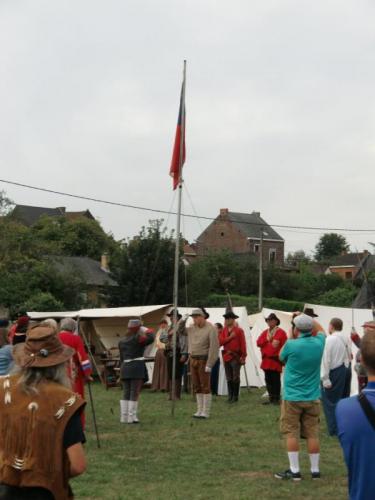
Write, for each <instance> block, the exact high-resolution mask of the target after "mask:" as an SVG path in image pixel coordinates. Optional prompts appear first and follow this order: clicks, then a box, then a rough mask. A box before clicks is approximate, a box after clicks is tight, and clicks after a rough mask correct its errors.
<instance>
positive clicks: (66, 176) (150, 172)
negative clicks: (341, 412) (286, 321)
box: [0, 0, 375, 251]
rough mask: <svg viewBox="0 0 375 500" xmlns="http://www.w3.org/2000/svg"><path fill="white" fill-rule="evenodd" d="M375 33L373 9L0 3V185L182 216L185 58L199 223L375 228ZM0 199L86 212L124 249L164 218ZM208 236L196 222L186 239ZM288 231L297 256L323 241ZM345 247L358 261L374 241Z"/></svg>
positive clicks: (80, 204) (192, 2)
mask: <svg viewBox="0 0 375 500" xmlns="http://www.w3.org/2000/svg"><path fill="white" fill-rule="evenodd" d="M374 26H375V4H374V2H373V1H371V0H316V1H315V2H307V1H304V0H251V1H249V0H243V1H240V0H232V1H231V2H224V1H213V0H211V1H209V0H204V1H202V0H199V1H198V0H186V1H182V0H178V1H177V0H148V1H142V0H133V1H131V0H126V1H124V0H105V1H103V0H101V1H99V0H74V1H73V0H64V1H58V0H29V1H26V0H24V1H23V0H17V1H15V0H0V46H1V50H0V67H1V78H0V137H1V140H0V161H1V167H0V173H1V175H0V177H1V178H2V179H9V180H13V181H16V182H22V183H26V184H32V185H36V186H41V187H45V188H50V189H57V190H60V191H66V192H70V193H75V194H82V195H85V196H92V197H98V198H102V199H107V200H112V201H118V202H122V203H129V204H133V205H141V206H147V207H153V208H157V209H162V210H168V209H170V208H171V206H173V207H174V208H176V200H174V205H173V191H172V188H171V179H170V178H169V176H168V170H169V164H170V159H171V153H172V146H173V139H174V134H175V126H176V120H177V113H178V102H179V93H180V86H181V77H182V62H183V59H184V58H186V59H187V61H188V67H187V89H186V106H187V130H186V141H187V162H186V168H185V170H184V175H185V180H186V185H187V189H188V192H189V194H190V197H191V200H192V203H191V201H190V200H189V198H188V197H185V200H184V210H185V211H186V212H188V213H192V212H193V211H194V210H195V211H196V212H197V213H198V214H202V215H206V216H212V217H215V216H216V215H217V214H218V212H219V209H220V208H229V209H230V210H232V211H237V212H251V211H253V210H255V211H260V212H261V214H262V216H263V217H264V218H265V219H266V221H267V222H269V223H270V224H283V225H284V224H286V225H298V226H299V225H303V226H324V227H325V226H327V227H347V228H375V221H374V176H375V174H374V172H375V169H374V165H375V99H374V92H375V29H374ZM0 189H5V190H6V192H7V194H8V196H9V197H10V198H12V199H13V200H14V201H15V202H17V203H21V204H29V205H38V206H48V207H56V206H66V207H67V208H68V209H69V210H80V209H86V208H89V209H90V210H91V212H92V213H93V214H94V215H95V216H96V217H97V218H98V219H99V220H100V221H101V223H102V224H103V226H104V228H105V229H106V230H107V231H112V232H113V233H114V235H115V236H116V237H117V238H124V237H129V236H133V235H134V234H136V233H138V231H139V229H140V227H141V226H142V225H147V223H148V220H149V219H150V218H156V217H158V216H157V215H155V216H154V215H150V213H147V212H141V211H136V210H130V209H125V208H118V207H110V206H105V205H100V204H96V203H92V202H87V201H80V200H73V199H69V198H66V197H62V196H54V195H50V194H42V193H39V192H36V191H30V190H27V189H24V188H16V187H12V186H7V185H5V184H2V183H0ZM174 224H175V220H174V217H171V218H170V219H169V220H168V226H169V227H170V228H172V227H173V226H174ZM206 225H207V222H205V221H201V222H200V223H198V222H197V221H194V220H185V222H184V224H183V229H184V233H185V236H186V237H187V238H188V239H189V240H194V239H195V238H196V237H197V236H198V235H199V233H200V232H201V230H202V228H204V227H205V226H206ZM276 229H277V228H276ZM277 230H278V229H277ZM278 231H279V232H280V234H281V235H282V236H283V237H284V238H285V240H286V249H287V250H296V249H300V248H303V249H305V250H306V251H311V250H312V249H313V247H314V245H315V243H316V242H317V240H318V238H319V236H320V234H319V232H317V231H313V232H310V231H304V232H295V231H286V230H278ZM345 236H346V237H347V238H348V240H349V242H350V243H351V245H352V248H353V250H354V249H356V248H358V249H363V248H366V247H367V248H369V247H368V245H367V242H368V241H375V232H374V233H373V234H370V235H369V234H359V235H351V234H345Z"/></svg>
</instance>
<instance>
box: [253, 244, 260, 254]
mask: <svg viewBox="0 0 375 500" xmlns="http://www.w3.org/2000/svg"><path fill="white" fill-rule="evenodd" d="M254 252H255V253H259V243H255V245H254Z"/></svg>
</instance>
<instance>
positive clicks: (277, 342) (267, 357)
mask: <svg viewBox="0 0 375 500" xmlns="http://www.w3.org/2000/svg"><path fill="white" fill-rule="evenodd" d="M266 322H267V324H268V328H267V330H264V332H263V333H261V335H260V336H259V338H258V340H257V346H258V347H260V350H261V353H262V364H261V365H260V367H261V368H262V370H264V376H265V380H266V387H267V391H268V396H269V401H267V402H265V403H264V404H270V403H272V404H279V403H280V392H281V372H282V369H283V367H282V364H281V362H280V360H279V354H280V350H281V348H282V347H283V345H284V344H285V342H286V341H287V334H286V333H285V332H284V330H283V329H282V328H279V325H280V320H279V318H278V317H277V316H276V314H274V313H271V314H270V315H269V316H268V317H267V318H266Z"/></svg>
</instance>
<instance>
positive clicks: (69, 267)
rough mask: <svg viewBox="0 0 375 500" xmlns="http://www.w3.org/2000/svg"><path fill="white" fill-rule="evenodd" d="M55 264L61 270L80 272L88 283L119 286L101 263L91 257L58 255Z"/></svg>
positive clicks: (81, 276)
mask: <svg viewBox="0 0 375 500" xmlns="http://www.w3.org/2000/svg"><path fill="white" fill-rule="evenodd" d="M54 266H55V267H56V269H57V270H59V271H61V272H70V273H73V274H78V275H79V277H80V278H81V279H82V280H83V281H84V282H85V284H86V285H91V286H118V283H117V282H116V281H115V280H114V279H113V278H111V277H110V276H109V274H108V272H107V271H105V270H103V268H102V267H101V263H100V262H97V261H96V260H94V259H90V257H56V258H55V259H54Z"/></svg>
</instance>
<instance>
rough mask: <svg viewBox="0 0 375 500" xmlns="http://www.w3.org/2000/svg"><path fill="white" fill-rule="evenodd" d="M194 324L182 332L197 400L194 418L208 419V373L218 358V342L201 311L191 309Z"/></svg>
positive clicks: (209, 386) (209, 399)
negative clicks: (185, 341)
mask: <svg viewBox="0 0 375 500" xmlns="http://www.w3.org/2000/svg"><path fill="white" fill-rule="evenodd" d="M191 317H192V318H193V322H194V324H193V325H192V326H188V327H186V326H185V323H186V319H187V318H185V321H183V324H182V327H183V328H182V331H181V333H184V334H185V335H187V337H188V352H189V356H190V373H191V381H192V384H193V390H194V394H195V395H196V398H197V411H196V413H195V414H194V415H193V416H194V417H195V418H208V417H209V416H210V408H211V385H210V373H211V369H212V367H213V366H214V364H215V362H216V360H217V358H218V356H219V341H218V338H217V333H216V330H215V328H214V326H213V325H212V324H211V323H209V322H208V321H207V320H206V318H205V314H204V312H203V311H202V309H193V311H192V313H191Z"/></svg>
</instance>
